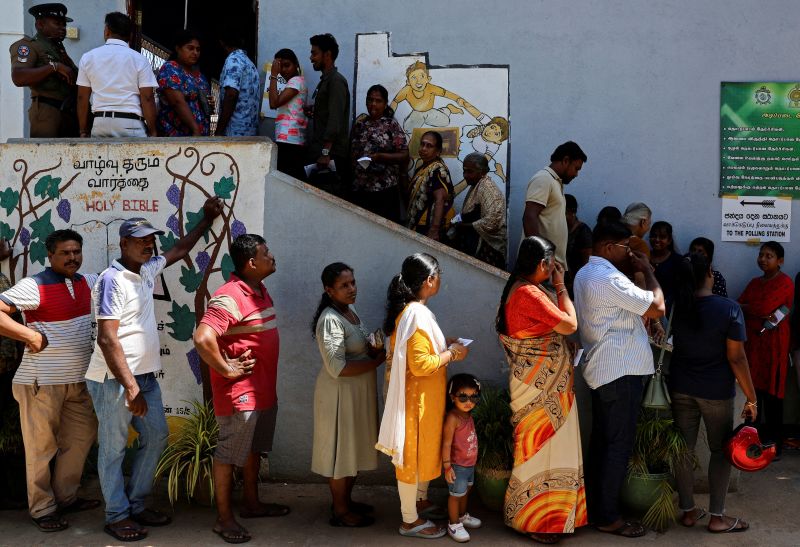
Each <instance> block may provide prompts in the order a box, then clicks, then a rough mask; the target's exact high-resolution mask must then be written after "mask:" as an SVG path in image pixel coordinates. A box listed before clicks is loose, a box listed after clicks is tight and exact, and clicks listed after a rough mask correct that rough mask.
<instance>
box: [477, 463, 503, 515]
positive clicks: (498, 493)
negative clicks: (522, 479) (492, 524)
mask: <svg viewBox="0 0 800 547" xmlns="http://www.w3.org/2000/svg"><path fill="white" fill-rule="evenodd" d="M510 478H511V470H510V469H484V468H482V467H477V468H475V488H476V489H477V490H478V497H480V498H481V503H483V506H484V507H486V508H487V509H489V510H490V511H502V510H503V502H504V501H505V499H506V490H508V480H509V479H510Z"/></svg>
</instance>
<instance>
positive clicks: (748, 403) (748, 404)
mask: <svg viewBox="0 0 800 547" xmlns="http://www.w3.org/2000/svg"><path fill="white" fill-rule="evenodd" d="M744 406H754V407H755V406H758V402H750V401H747V402H746V403H745V404H744Z"/></svg>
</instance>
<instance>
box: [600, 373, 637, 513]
mask: <svg viewBox="0 0 800 547" xmlns="http://www.w3.org/2000/svg"><path fill="white" fill-rule="evenodd" d="M644 379H645V376H622V377H621V378H617V379H616V380H614V381H613V382H609V383H608V384H605V385H603V386H600V387H598V388H597V389H593V390H592V440H591V442H590V443H589V454H590V456H589V457H590V462H589V473H588V474H587V487H586V494H587V502H588V508H589V519H590V522H592V523H593V524H595V525H597V526H607V525H609V524H612V523H613V522H615V521H616V520H617V519H619V518H620V511H619V491H620V489H621V488H622V483H623V481H624V480H625V476H626V475H627V472H628V460H629V459H630V457H631V451H632V450H633V437H634V435H635V433H636V422H637V419H638V418H639V411H640V410H641V405H642V393H643V391H644Z"/></svg>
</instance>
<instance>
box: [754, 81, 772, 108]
mask: <svg viewBox="0 0 800 547" xmlns="http://www.w3.org/2000/svg"><path fill="white" fill-rule="evenodd" d="M754 96H755V99H756V102H757V103H758V104H769V103H771V102H772V91H770V90H769V88H768V87H767V86H765V85H762V86H761V87H759V88H758V89H756V92H755V95H754Z"/></svg>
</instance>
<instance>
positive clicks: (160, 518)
mask: <svg viewBox="0 0 800 547" xmlns="http://www.w3.org/2000/svg"><path fill="white" fill-rule="evenodd" d="M131 520H132V521H134V522H136V523H138V524H141V525H142V526H166V525H167V524H169V523H170V522H172V517H170V516H169V515H165V514H164V513H162V512H161V511H156V510H155V509H144V510H143V511H141V512H139V513H136V514H135V515H131Z"/></svg>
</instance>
